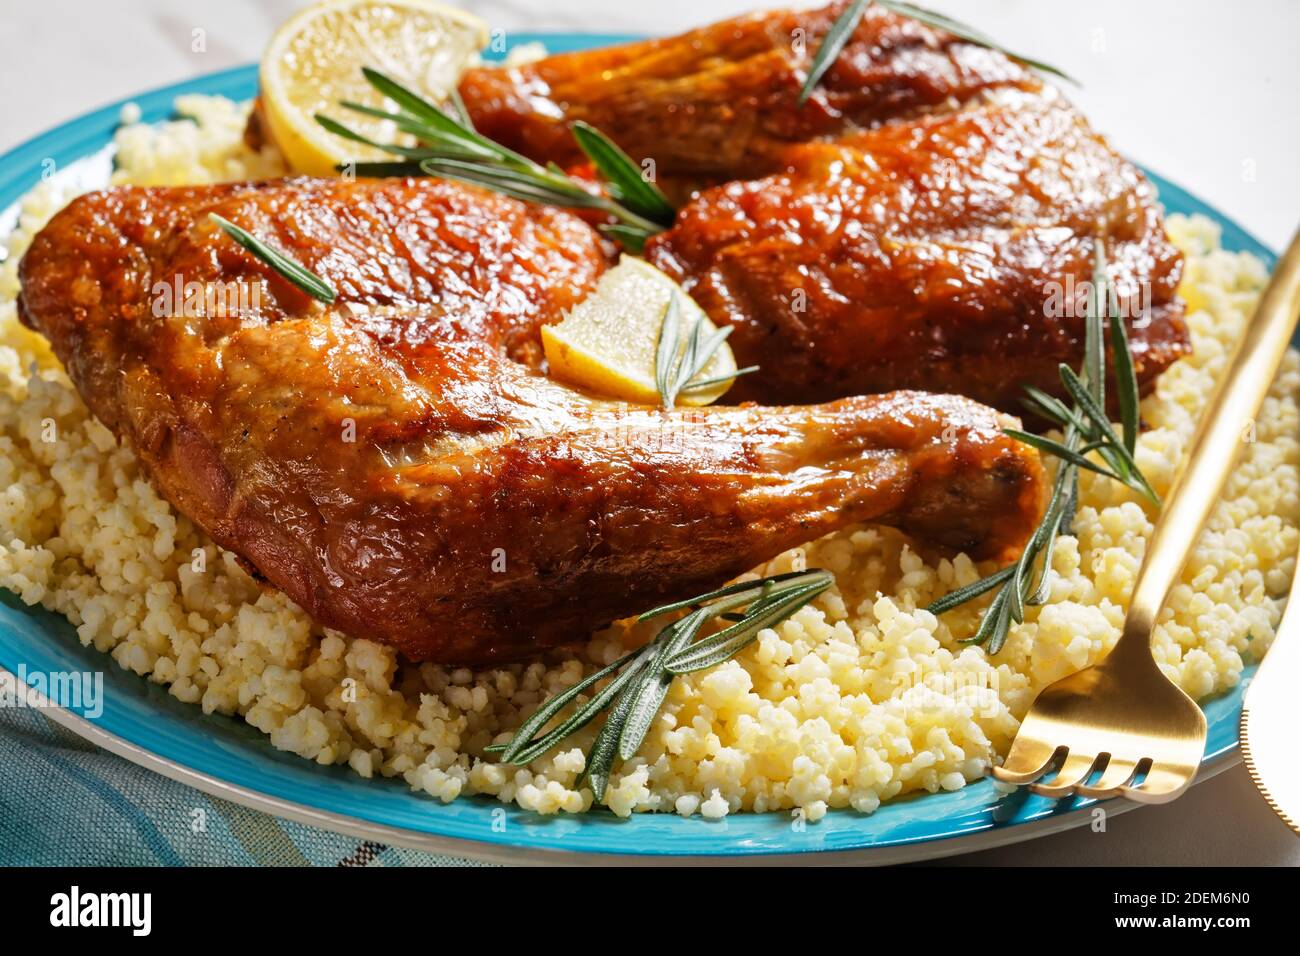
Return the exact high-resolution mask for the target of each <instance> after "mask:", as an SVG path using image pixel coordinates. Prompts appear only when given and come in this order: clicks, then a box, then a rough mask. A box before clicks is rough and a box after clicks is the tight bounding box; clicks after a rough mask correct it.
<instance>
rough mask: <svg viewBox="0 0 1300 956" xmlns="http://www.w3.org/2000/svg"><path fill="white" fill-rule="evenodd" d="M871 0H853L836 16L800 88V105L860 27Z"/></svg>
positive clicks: (806, 100) (805, 100) (806, 99)
mask: <svg viewBox="0 0 1300 956" xmlns="http://www.w3.org/2000/svg"><path fill="white" fill-rule="evenodd" d="M870 3H871V0H853V2H852V3H851V4H849V5H848V6H847V7H845V8H844V12H843V13H841V14H840V15H839V16H838V17H836V18H835V22H834V23H832V24H831V28H830V29H829V30H827V31H826V36H824V37H823V38H822V42H821V44H820V45H819V46H818V47H817V54H816V55H815V56H814V57H813V61H812V65H811V66H809V67H808V76H807V77H806V78H805V79H804V81H803V88H802V89H801V90H799V105H800V106H803V105H804V103H806V102H808V97H810V96H812V92H813V90H815V89H816V88H817V84H818V83H820V82H821V80H822V77H823V76H825V75H826V71H827V70H829V69H830V68H831V65H832V64H833V63H834V62H835V61H836V59H838V58H839V55H840V52H841V51H842V50H843V49H844V46H845V44H846V43H848V42H849V38H850V37H851V36H853V31H854V30H856V29H857V28H858V23H859V22H860V21H861V20H862V15H863V14H864V13H866V12H867V6H868V4H870Z"/></svg>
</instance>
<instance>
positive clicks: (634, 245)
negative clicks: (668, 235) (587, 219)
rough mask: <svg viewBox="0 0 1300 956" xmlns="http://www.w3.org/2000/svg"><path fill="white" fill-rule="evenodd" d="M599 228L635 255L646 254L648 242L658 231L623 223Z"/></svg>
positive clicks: (603, 225) (604, 225)
mask: <svg viewBox="0 0 1300 956" xmlns="http://www.w3.org/2000/svg"><path fill="white" fill-rule="evenodd" d="M597 228H598V229H599V230H600V231H601V232H603V233H604V234H605V235H607V236H609V237H610V238H611V239H614V240H615V241H616V242H618V244H619V245H621V246H622V247H623V248H624V249H626V250H627V251H628V252H630V253H632V254H633V255H640V254H641V253H642V252H644V251H645V244H646V240H647V239H649V238H650V237H651V236H653V235H654V234H655V232H657V231H658V230H646V229H643V228H642V227H640V226H625V225H623V224H622V223H607V224H601V225H600V226H598V227H597Z"/></svg>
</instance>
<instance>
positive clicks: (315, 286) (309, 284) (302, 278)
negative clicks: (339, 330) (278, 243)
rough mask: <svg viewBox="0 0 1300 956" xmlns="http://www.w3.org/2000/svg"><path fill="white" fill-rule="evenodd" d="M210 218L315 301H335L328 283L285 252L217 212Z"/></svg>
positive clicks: (210, 214) (211, 213)
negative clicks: (274, 247)
mask: <svg viewBox="0 0 1300 956" xmlns="http://www.w3.org/2000/svg"><path fill="white" fill-rule="evenodd" d="M208 218H209V219H210V220H212V221H213V222H215V223H216V224H217V225H218V226H220V227H221V228H222V230H223V231H224V232H225V233H226V235H228V236H230V238H231V239H234V240H235V242H237V243H239V244H240V245H241V246H243V247H244V248H245V249H247V250H248V251H249V252H251V253H252V254H253V255H255V256H257V258H259V259H261V260H262V261H263V262H265V263H266V264H267V265H268V266H270V267H271V268H272V269H274V270H275V271H276V272H278V273H279V274H280V275H282V276H283V277H284V278H285V279H287V280H289V281H290V282H292V283H293V284H294V285H296V286H297V287H298V288H299V289H302V291H303V292H306V293H307V294H308V295H309V296H311V297H312V298H313V299H319V300H320V301H321V302H324V303H325V304H326V305H328V304H330V303H331V302H333V301H334V289H333V288H331V287H330V284H329V283H328V282H326V281H325V280H324V279H322V278H321V277H320V276H318V275H317V274H316V273H314V272H312V271H311V270H310V269H308V268H307V267H306V266H303V265H301V264H300V263H298V262H295V261H294V260H293V259H290V258H289V257H288V256H286V255H285V254H284V253H283V252H280V251H279V250H277V249H273V248H271V247H270V246H268V245H267V244H266V243H265V242H263V241H262V240H261V239H258V238H257V237H256V236H255V235H253V234H252V233H251V232H249V231H248V230H246V229H241V228H240V227H239V226H236V225H235V224H234V223H233V222H231V221H230V220H229V219H225V218H223V217H221V216H218V215H217V214H216V213H215V212H210V213H208Z"/></svg>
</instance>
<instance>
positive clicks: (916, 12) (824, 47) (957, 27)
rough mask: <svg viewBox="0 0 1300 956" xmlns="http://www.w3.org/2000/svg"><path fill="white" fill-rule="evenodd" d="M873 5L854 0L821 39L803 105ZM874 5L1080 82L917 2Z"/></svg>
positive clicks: (801, 97) (883, 0) (801, 94)
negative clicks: (868, 8)
mask: <svg viewBox="0 0 1300 956" xmlns="http://www.w3.org/2000/svg"><path fill="white" fill-rule="evenodd" d="M872 2H873V0H853V3H851V4H849V5H848V6H847V7H845V8H844V12H843V13H841V14H840V15H839V16H838V17H836V18H835V22H834V23H832V24H831V28H830V29H829V30H827V31H826V36H825V37H823V38H822V42H821V45H820V46H819V47H818V48H817V53H816V55H815V56H814V57H813V61H812V65H811V66H809V68H808V76H807V78H806V79H805V80H804V84H803V88H802V89H801V90H800V91H799V105H800V106H802V105H803V104H804V103H805V102H807V100H808V97H810V96H811V95H812V92H813V90H814V89H816V88H817V84H818V83H820V82H821V79H822V77H823V76H825V75H826V71H827V70H829V69H830V68H831V65H832V64H833V63H834V62H835V61H836V59H838V58H839V55H840V53H841V52H842V51H843V50H844V47H845V45H846V44H847V43H848V42H849V39H850V38H851V37H852V36H853V31H855V30H856V29H857V28H858V23H859V22H861V20H862V17H863V15H864V14H865V13H866V12H867V7H869V6H871V4H872ZM874 2H875V3H877V4H879V5H880V6H882V7H884V8H885V9H886V10H888V11H890V12H891V13H897V14H898V15H899V16H903V17H910V18H911V19H913V20H916V21H918V22H920V23H924V24H925V25H926V26H931V27H935V28H936V29H939V30H943V31H945V32H947V33H951V34H952V35H953V36H955V37H958V38H960V39H962V40H965V41H966V42H967V43H974V44H977V45H978V46H983V47H988V48H989V49H991V50H997V51H998V52H999V53H1002V54H1004V55H1005V56H1007V57H1009V58H1010V59H1012V60H1015V61H1016V62H1017V63H1021V64H1023V65H1025V66H1027V67H1031V68H1032V69H1035V70H1041V71H1042V72H1044V73H1051V74H1052V75H1053V76H1059V77H1060V78H1061V79H1063V80H1066V81H1068V82H1070V83H1074V84H1075V85H1076V86H1077V85H1078V82H1079V81H1078V80H1076V79H1074V77H1072V76H1070V75H1069V74H1068V73H1065V72H1064V71H1063V70H1061V69H1059V68H1057V67H1054V66H1052V65H1051V64H1049V63H1044V62H1042V61H1041V60H1035V59H1032V58H1030V57H1027V56H1024V55H1022V54H1020V53H1013V52H1012V51H1011V50H1008V49H1007V48H1006V47H1004V46H1002V45H1001V44H999V43H998V42H997V41H995V40H994V39H993V38H992V37H990V36H989V35H988V34H987V33H984V32H982V31H980V30H977V29H976V28H975V27H971V26H967V25H966V24H964V23H962V22H960V21H958V20H954V19H953V18H952V17H949V16H946V15H945V14H942V13H938V12H936V11H934V10H927V9H926V8H925V7H920V6H917V5H916V4H914V3H903V2H901V0H874Z"/></svg>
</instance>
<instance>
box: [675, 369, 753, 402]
mask: <svg viewBox="0 0 1300 956" xmlns="http://www.w3.org/2000/svg"><path fill="white" fill-rule="evenodd" d="M757 371H758V366H757V365H746V366H745V367H744V368H738V369H736V370H735V371H734V372H731V373H730V374H727V375H714V376H713V377H712V378H700V379H696V380H695V381H693V382H691V384H689V385H687V386H685V387H684V388H683V389H682V394H683V395H685V394H688V393H690V392H698V391H702V390H703V389H706V388H712V387H713V386H714V385H721V384H722V383H723V382H734V381H735V380H736V379H738V378H740V376H742V375H752V374H754V373H755V372H757Z"/></svg>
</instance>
